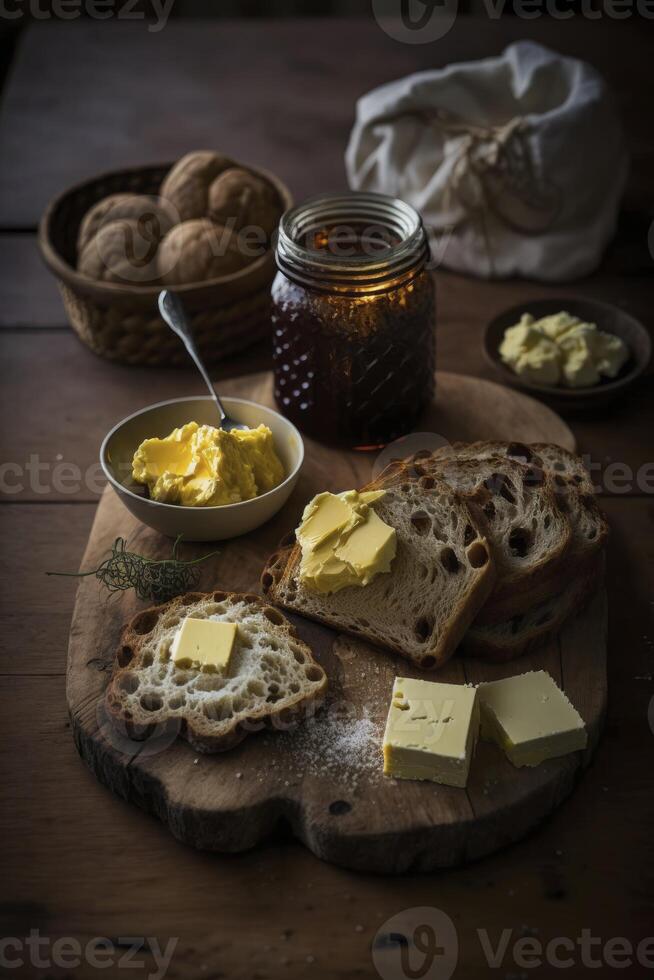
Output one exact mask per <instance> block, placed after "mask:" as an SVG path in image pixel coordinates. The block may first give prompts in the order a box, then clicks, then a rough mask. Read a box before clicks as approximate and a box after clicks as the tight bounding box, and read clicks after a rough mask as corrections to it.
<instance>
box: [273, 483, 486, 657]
mask: <svg viewBox="0 0 654 980" xmlns="http://www.w3.org/2000/svg"><path fill="white" fill-rule="evenodd" d="M373 486H374V485H373ZM373 506H374V509H375V511H376V513H377V515H378V516H379V517H380V518H381V519H382V520H383V521H385V522H386V523H387V524H389V525H390V526H391V527H393V528H395V530H396V533H397V551H396V555H395V558H394V560H393V564H392V567H391V571H390V572H389V573H385V574H380V575H377V576H376V578H374V579H373V580H372V582H370V583H369V584H368V585H366V586H363V587H358V586H352V587H349V588H345V589H342V590H341V591H340V592H336V593H334V594H332V595H319V594H317V593H315V592H312V591H311V590H310V589H308V588H307V587H306V586H305V585H304V584H303V583H302V582H301V580H300V577H299V568H300V559H301V551H300V548H299V546H298V545H293V546H289V547H287V548H285V549H282V550H281V551H278V552H277V553H276V554H274V555H273V556H272V557H271V558H270V560H269V562H268V564H267V566H266V568H265V570H264V573H263V576H262V580H261V584H262V589H263V592H264V594H265V595H266V596H268V598H269V599H270V600H271V601H273V602H276V603H279V605H281V606H284V607H286V608H288V609H292V610H294V611H295V612H298V613H301V614H302V615H304V616H307V617H309V618H311V619H316V620H319V621H320V622H323V623H327V624H328V625H330V626H333V627H335V628H336V629H339V630H342V631H343V632H345V633H351V634H353V635H354V636H358V637H359V638H360V639H366V640H369V641H370V642H372V643H375V644H378V645H379V646H382V647H387V648H388V649H390V650H392V651H394V652H395V653H398V654H400V655H401V656H403V657H406V658H407V659H408V660H411V661H412V662H413V663H415V664H416V665H418V666H420V667H422V668H424V669H426V670H430V669H433V668H436V667H439V666H440V665H441V664H443V663H445V661H446V660H448V659H449V657H450V656H451V655H452V653H453V652H454V650H455V649H456V647H457V646H458V644H459V642H460V641H461V639H462V638H463V635H464V633H465V631H466V629H467V628H468V626H469V625H470V623H471V622H472V620H473V619H474V617H475V615H476V614H477V612H478V611H479V609H480V608H481V607H482V605H483V604H484V602H485V601H486V599H487V597H488V595H489V594H490V592H491V590H492V588H493V585H494V582H495V567H494V562H493V560H492V558H491V554H490V548H489V545H488V541H487V540H486V537H485V536H484V534H483V533H481V531H480V529H479V526H478V524H477V522H476V520H475V517H474V516H473V513H472V511H471V510H470V508H469V507H468V506H467V505H466V503H465V502H464V501H463V500H461V499H460V498H459V497H458V496H457V494H455V493H454V492H453V491H452V489H451V488H450V487H449V486H448V485H447V484H445V483H440V482H438V481H436V480H434V479H433V478H431V477H430V478H428V479H426V480H425V481H418V480H417V481H415V482H411V483H409V484H407V485H406V486H403V487H389V488H388V491H387V493H386V495H385V496H384V497H382V498H381V499H379V500H378V501H376V502H375V504H374V505H373Z"/></svg>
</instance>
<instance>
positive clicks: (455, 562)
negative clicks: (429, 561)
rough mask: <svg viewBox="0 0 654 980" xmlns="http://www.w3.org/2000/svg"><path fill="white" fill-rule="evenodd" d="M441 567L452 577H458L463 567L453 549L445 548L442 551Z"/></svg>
mask: <svg viewBox="0 0 654 980" xmlns="http://www.w3.org/2000/svg"><path fill="white" fill-rule="evenodd" d="M441 565H442V566H443V568H444V569H445V571H446V572H449V573H450V575H456V573H457V572H458V571H459V569H460V567H461V565H460V563H459V559H458V558H457V557H456V554H455V553H454V549H453V548H443V550H442V551H441Z"/></svg>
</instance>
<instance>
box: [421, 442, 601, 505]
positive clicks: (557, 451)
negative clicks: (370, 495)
mask: <svg viewBox="0 0 654 980" xmlns="http://www.w3.org/2000/svg"><path fill="white" fill-rule="evenodd" d="M431 455H432V456H433V458H435V459H453V458H454V459H487V458H488V457H489V456H506V457H508V458H509V459H515V460H516V461H517V462H518V463H523V464H525V465H527V466H539V467H540V468H541V469H543V470H545V471H546V472H548V473H549V474H550V475H551V476H553V477H554V476H556V475H559V476H562V477H564V478H565V479H566V480H567V481H569V482H570V483H572V484H573V485H574V486H576V487H577V488H578V489H579V490H581V491H582V492H583V493H593V482H592V480H591V477H590V474H589V473H588V470H587V469H586V467H585V466H584V462H583V460H582V459H581V457H580V456H575V455H574V453H571V452H569V451H568V450H567V449H564V448H563V447H562V446H557V445H555V444H554V443H547V442H532V443H528V444H527V443H524V442H455V443H453V444H452V445H450V446H441V447H440V448H439V449H436V450H434V452H433V453H432V454H431Z"/></svg>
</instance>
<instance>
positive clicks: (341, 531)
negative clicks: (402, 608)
mask: <svg viewBox="0 0 654 980" xmlns="http://www.w3.org/2000/svg"><path fill="white" fill-rule="evenodd" d="M383 496H384V491H383V490H378V491H369V492H367V493H365V492H364V493H359V492H358V491H357V490H347V491H345V492H344V493H339V494H335V493H319V494H318V495H317V496H316V497H314V498H313V500H311V501H310V502H309V503H308V504H307V506H306V507H305V509H304V513H303V515H302V523H301V524H300V526H299V528H298V529H297V531H296V537H297V540H298V542H299V544H300V547H301V548H302V559H301V562H300V580H301V581H302V582H303V583H304V585H306V586H307V588H309V589H312V590H313V591H315V592H322V593H324V594H329V593H333V592H339V591H340V590H341V589H345V588H347V587H348V586H357V585H358V586H362V585H368V583H369V582H371V581H372V580H373V578H375V576H376V575H379V574H382V573H388V572H390V570H391V563H392V561H393V559H394V558H395V551H396V546H397V535H396V533H395V529H394V528H392V527H390V526H389V525H388V524H386V523H384V521H382V520H380V518H379V517H378V516H377V514H376V513H375V511H374V510H373V508H372V506H371V505H372V504H373V503H375V501H377V500H379V499H380V498H381V497H383Z"/></svg>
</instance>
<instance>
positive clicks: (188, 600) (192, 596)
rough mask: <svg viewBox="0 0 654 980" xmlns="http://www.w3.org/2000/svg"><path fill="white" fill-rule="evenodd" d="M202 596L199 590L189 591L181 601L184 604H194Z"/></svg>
mask: <svg viewBox="0 0 654 980" xmlns="http://www.w3.org/2000/svg"><path fill="white" fill-rule="evenodd" d="M201 598H202V596H201V595H200V593H199V592H187V593H186V595H183V596H182V597H181V599H180V600H179V601H180V604H181V605H182V606H192V605H193V604H194V603H196V602H198V600H199V599H201Z"/></svg>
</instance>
